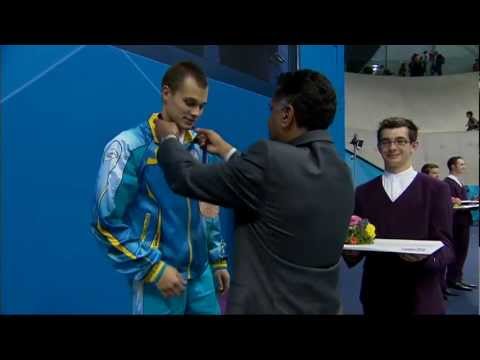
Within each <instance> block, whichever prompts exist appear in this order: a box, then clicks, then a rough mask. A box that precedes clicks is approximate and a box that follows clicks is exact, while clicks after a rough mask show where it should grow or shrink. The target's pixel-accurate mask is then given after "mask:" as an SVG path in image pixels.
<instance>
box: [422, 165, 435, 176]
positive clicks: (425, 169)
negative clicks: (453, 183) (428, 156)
mask: <svg viewBox="0 0 480 360" xmlns="http://www.w3.org/2000/svg"><path fill="white" fill-rule="evenodd" d="M439 168H440V167H439V166H438V165H437V164H433V163H427V164H425V165H423V166H422V170H421V171H422V173H424V174H427V175H428V174H430V170H432V169H439Z"/></svg>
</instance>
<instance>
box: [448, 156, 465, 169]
mask: <svg viewBox="0 0 480 360" xmlns="http://www.w3.org/2000/svg"><path fill="white" fill-rule="evenodd" d="M460 159H463V158H462V157H461V156H452V157H451V158H450V159H448V161H447V167H448V171H452V166H453V165H456V164H457V161H458V160H460Z"/></svg>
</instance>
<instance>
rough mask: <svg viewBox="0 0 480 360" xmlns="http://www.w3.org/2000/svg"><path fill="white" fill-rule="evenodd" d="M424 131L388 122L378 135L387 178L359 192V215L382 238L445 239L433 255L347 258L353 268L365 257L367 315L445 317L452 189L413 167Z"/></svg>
mask: <svg viewBox="0 0 480 360" xmlns="http://www.w3.org/2000/svg"><path fill="white" fill-rule="evenodd" d="M417 135H418V128H417V126H416V125H415V124H414V123H413V122H412V121H411V120H408V119H404V118H398V117H395V118H388V119H385V120H383V121H382V122H381V123H380V127H379V129H378V131H377V141H378V145H377V146H378V150H379V152H380V154H381V156H382V158H383V160H384V164H385V173H384V174H383V175H381V176H378V177H376V178H375V179H373V180H372V181H370V182H367V183H365V184H363V185H361V186H359V187H358V188H357V189H356V192H355V210H354V214H355V215H358V216H360V217H362V218H367V219H368V220H369V221H370V222H371V223H373V224H374V225H375V226H376V233H377V237H378V238H384V239H414V240H440V241H442V242H443V243H444V246H443V247H442V248H441V249H439V250H437V251H436V252H434V253H433V254H432V255H429V256H427V255H412V254H397V253H380V252H369V253H360V252H354V253H350V254H348V253H346V254H345V256H344V258H345V260H346V262H347V264H348V265H349V266H350V267H352V266H354V265H356V264H358V263H359V262H360V261H361V260H362V258H363V257H365V264H364V271H363V278H362V287H361V294H360V300H361V302H362V305H363V310H364V313H365V314H366V315H383V314H405V315H407V314H408V315H413V314H445V312H446V303H445V300H444V298H443V294H442V276H443V274H444V270H445V266H446V265H447V264H449V263H450V262H451V261H452V259H453V252H452V248H451V239H452V206H451V200H450V192H449V189H448V186H446V184H445V183H444V182H442V181H438V180H436V179H434V178H432V177H430V176H427V175H425V174H422V173H417V172H416V171H415V170H413V168H412V157H413V154H414V153H415V150H416V149H417V147H418V142H417Z"/></svg>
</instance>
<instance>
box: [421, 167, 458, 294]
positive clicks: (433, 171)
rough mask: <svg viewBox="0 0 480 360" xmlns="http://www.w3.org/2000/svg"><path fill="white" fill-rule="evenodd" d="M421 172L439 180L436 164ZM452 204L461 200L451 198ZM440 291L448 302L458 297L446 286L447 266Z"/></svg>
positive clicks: (438, 168) (423, 168)
mask: <svg viewBox="0 0 480 360" xmlns="http://www.w3.org/2000/svg"><path fill="white" fill-rule="evenodd" d="M421 172H422V173H423V174H425V175H428V176H431V177H433V178H434V179H437V180H440V167H439V166H438V165H437V164H433V163H427V164H425V165H423V166H422V170H421ZM451 199H452V203H453V204H461V200H460V199H458V198H455V197H452V198H451ZM442 291H443V298H444V299H445V300H448V296H458V294H457V293H455V292H453V291H450V290H449V289H448V286H447V266H445V268H444V275H443V278H442Z"/></svg>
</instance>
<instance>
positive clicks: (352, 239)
mask: <svg viewBox="0 0 480 360" xmlns="http://www.w3.org/2000/svg"><path fill="white" fill-rule="evenodd" d="M350 244H352V245H356V244H358V239H357V238H356V237H355V236H352V237H351V238H350Z"/></svg>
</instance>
